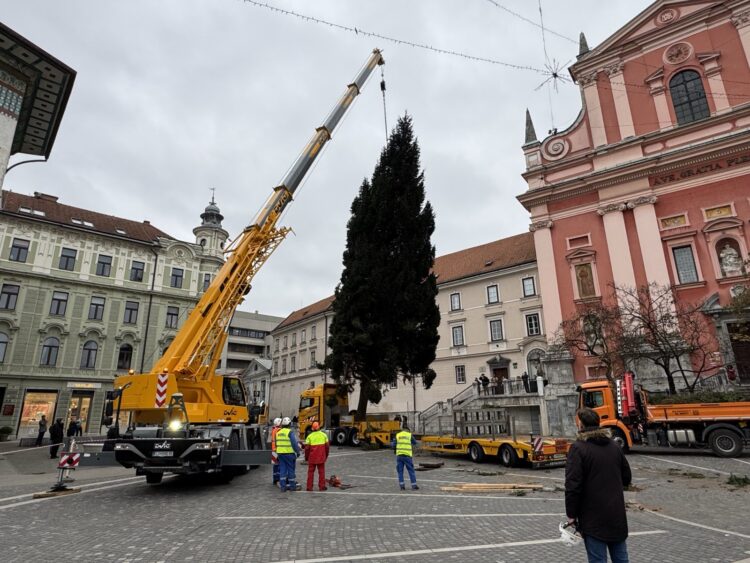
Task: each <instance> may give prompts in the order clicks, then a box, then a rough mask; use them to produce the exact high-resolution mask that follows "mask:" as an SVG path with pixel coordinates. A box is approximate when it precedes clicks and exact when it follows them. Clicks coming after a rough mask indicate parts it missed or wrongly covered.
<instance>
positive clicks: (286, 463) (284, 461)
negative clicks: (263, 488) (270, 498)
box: [276, 416, 300, 493]
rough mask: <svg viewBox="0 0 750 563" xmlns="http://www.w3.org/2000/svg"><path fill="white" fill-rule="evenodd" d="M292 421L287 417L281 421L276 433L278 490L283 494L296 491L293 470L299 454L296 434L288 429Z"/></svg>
mask: <svg viewBox="0 0 750 563" xmlns="http://www.w3.org/2000/svg"><path fill="white" fill-rule="evenodd" d="M291 424H292V421H291V420H290V419H289V417H288V416H285V417H284V418H283V419H282V420H281V430H279V431H278V432H277V433H276V455H278V456H279V488H280V489H281V492H282V493H284V492H286V491H287V489H289V490H290V491H296V490H297V476H296V475H295V469H296V467H295V466H296V465H297V458H298V457H299V454H300V447H299V442H298V441H297V433H296V432H292V429H291V428H290V426H291Z"/></svg>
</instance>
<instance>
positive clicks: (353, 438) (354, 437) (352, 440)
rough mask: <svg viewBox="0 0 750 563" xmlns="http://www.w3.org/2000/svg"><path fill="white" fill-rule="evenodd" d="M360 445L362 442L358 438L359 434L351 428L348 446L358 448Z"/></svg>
mask: <svg viewBox="0 0 750 563" xmlns="http://www.w3.org/2000/svg"><path fill="white" fill-rule="evenodd" d="M361 444H362V440H361V439H360V437H359V432H357V429H356V428H352V431H351V432H350V433H349V445H350V446H354V447H355V448H358V447H359V446H360V445H361Z"/></svg>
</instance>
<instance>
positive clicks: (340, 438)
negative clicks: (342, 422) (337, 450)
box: [333, 428, 349, 446]
mask: <svg viewBox="0 0 750 563" xmlns="http://www.w3.org/2000/svg"><path fill="white" fill-rule="evenodd" d="M348 439H349V434H348V432H347V431H346V428H337V429H336V430H334V432H333V443H334V444H336V445H337V446H345V445H346V442H347V440H348Z"/></svg>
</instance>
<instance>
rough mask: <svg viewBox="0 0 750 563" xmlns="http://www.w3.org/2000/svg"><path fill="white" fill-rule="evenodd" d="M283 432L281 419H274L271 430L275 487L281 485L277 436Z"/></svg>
mask: <svg viewBox="0 0 750 563" xmlns="http://www.w3.org/2000/svg"><path fill="white" fill-rule="evenodd" d="M279 430H281V419H280V418H278V417H277V418H274V419H273V428H271V465H272V466H273V485H274V486H276V485H277V484H278V483H279V456H278V454H277V453H276V434H277V433H278V431H279Z"/></svg>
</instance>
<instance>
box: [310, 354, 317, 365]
mask: <svg viewBox="0 0 750 563" xmlns="http://www.w3.org/2000/svg"><path fill="white" fill-rule="evenodd" d="M310 367H311V368H314V367H316V365H315V350H310Z"/></svg>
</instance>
